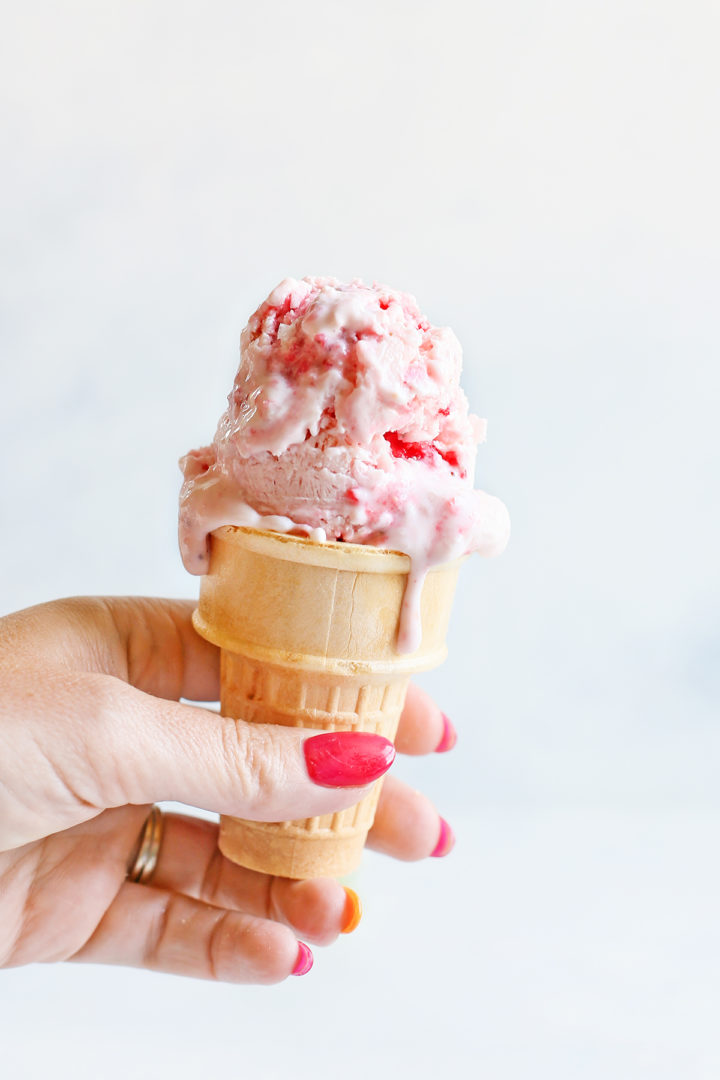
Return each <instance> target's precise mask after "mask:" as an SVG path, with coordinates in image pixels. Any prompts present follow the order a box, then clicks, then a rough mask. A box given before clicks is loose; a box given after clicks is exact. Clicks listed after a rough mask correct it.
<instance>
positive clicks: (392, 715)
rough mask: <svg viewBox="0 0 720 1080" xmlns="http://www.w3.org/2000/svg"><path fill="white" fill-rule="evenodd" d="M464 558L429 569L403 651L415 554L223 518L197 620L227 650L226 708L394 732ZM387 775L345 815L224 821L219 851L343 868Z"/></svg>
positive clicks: (437, 642)
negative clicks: (418, 630) (412, 647)
mask: <svg viewBox="0 0 720 1080" xmlns="http://www.w3.org/2000/svg"><path fill="white" fill-rule="evenodd" d="M458 566H459V560H458V561H455V562H452V563H446V564H444V565H442V566H436V567H433V568H432V569H431V570H430V571H429V573H428V574H427V577H426V579H425V583H424V586H423V591H422V596H421V601H420V610H421V620H422V641H421V644H420V646H419V648H418V649H417V650H416V651H415V652H413V653H411V654H406V655H403V654H399V653H398V652H397V651H396V647H395V646H396V642H397V632H398V623H399V618H400V609H401V605H402V600H403V595H404V592H405V586H406V582H407V578H408V573H409V570H410V559H409V558H408V556H406V555H402V554H399V553H398V552H391V551H381V550H379V549H377V548H374V547H370V546H361V545H357V544H343V543H324V544H320V543H316V542H314V541H310V540H307V539H304V538H301V537H295V536H288V535H283V534H280V533H271V532H261V531H256V530H252V529H245V528H235V527H232V526H225V527H223V528H220V529H217V530H216V531H215V532H214V533H213V534H212V537H211V550H210V569H209V573H208V574H207V575H206V576H205V577H204V578H203V580H202V584H201V588H200V602H199V606H198V609H197V611H196V612H195V614H194V617H193V621H194V624H195V628H196V630H197V631H198V633H200V634H201V635H202V636H203V637H205V638H207V639H208V640H209V641H212V642H214V643H215V644H216V645H219V646H220V648H221V700H220V705H221V712H222V714H223V715H224V716H231V717H234V718H236V719H242V720H247V721H250V722H255V723H264V724H268V723H271V724H284V725H286V726H290V727H302V728H309V729H314V730H315V731H338V730H348V731H369V732H375V733H379V734H381V735H384V736H385V737H386V738H388V739H394V737H395V733H396V730H397V725H398V720H399V717H400V713H401V711H402V707H403V704H404V701H405V693H406V689H407V684H408V680H409V677H410V675H411V674H412V673H413V672H415V671H421V670H424V669H427V668H431V667H435V666H436V665H437V664H439V663H441V662H442V660H444V658H445V655H446V648H445V633H446V630H447V624H448V619H449V615H450V608H451V605H452V598H453V594H454V590H455V583H456V579H457V572H458ZM381 784H382V781H378V782H377V783H376V784H375V785H374V787H373V790H372V792H371V794H370V795H368V796H367V797H366V798H365V799H363V800H362V801H361V802H359V803H358V804H357V805H355V806H353V807H351V808H350V809H347V810H342V811H340V812H339V813H335V814H327V815H325V816H323V817H315V818H309V819H304V820H300V821H285V822H272V823H265V822H256V821H244V820H240V819H238V818H232V817H223V818H221V823H220V848H221V850H222V852H223V853H224V854H225V855H226V856H227V857H228V858H229V859H232V860H233V861H234V862H236V863H239V864H240V865H242V866H246V867H249V868H250V869H253V870H259V871H262V872H264V873H268V874H276V875H279V876H282V877H291V878H307V877H316V876H327V875H330V876H339V875H342V874H346V873H348V872H349V871H350V870H352V869H354V867H355V866H356V865H357V863H358V862H359V860H360V856H361V853H362V849H363V846H364V844H365V838H366V836H367V832H368V830H369V828H370V826H371V825H372V822H373V818H374V815H375V808H376V805H377V801H378V797H379V794H380V787H381Z"/></svg>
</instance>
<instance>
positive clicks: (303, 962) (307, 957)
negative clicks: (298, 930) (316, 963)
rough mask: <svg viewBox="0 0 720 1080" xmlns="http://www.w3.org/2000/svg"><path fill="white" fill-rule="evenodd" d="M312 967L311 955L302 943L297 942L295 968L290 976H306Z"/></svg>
mask: <svg viewBox="0 0 720 1080" xmlns="http://www.w3.org/2000/svg"><path fill="white" fill-rule="evenodd" d="M312 966H313V954H312V953H311V952H310V949H309V948H308V947H307V945H305V943H304V942H302V941H299V942H298V954H297V960H296V961H295V967H294V968H293V969H292V971H291V972H290V974H291V975H307V973H308V971H309V970H310V968H311V967H312Z"/></svg>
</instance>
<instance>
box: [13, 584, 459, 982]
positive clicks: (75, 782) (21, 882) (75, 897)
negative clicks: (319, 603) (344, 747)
mask: <svg viewBox="0 0 720 1080" xmlns="http://www.w3.org/2000/svg"><path fill="white" fill-rule="evenodd" d="M193 606H194V605H193V604H192V603H190V602H184V601H165V600H146V599H92V598H88V599H76V600H65V601H58V602H55V603H51V604H44V605H41V606H39V607H36V608H31V609H29V610H27V611H22V612H18V613H17V614H16V615H11V616H8V617H7V618H5V619H2V620H0V686H1V688H2V697H1V698H0V966H12V965H17V964H23V963H31V962H34V961H50V960H68V959H75V960H87V961H91V962H92V961H97V962H101V963H118V964H130V965H135V966H140V967H147V968H152V969H157V970H162V971H170V972H175V973H178V974H185V975H194V976H199V977H205V978H215V979H221V980H226V981H229V982H263V983H270V982H276V981H279V980H281V979H284V978H285V977H286V976H287V975H289V974H291V973H293V971H294V970H296V971H298V972H302V971H303V969H304V970H308V950H306V949H305V948H304V947H301V946H299V944H298V936H299V937H301V938H305V939H308V940H310V941H313V942H316V943H318V944H328V943H329V942H331V941H333V940H334V939H335V938H336V937H337V935H338V934H339V933H341V932H342V931H343V930H344V929H347V928H348V927H349V926H350V925H351V924H352V923H353V922H355V921H356V917H357V904H356V902H355V900H354V894H352V893H351V892H350V891H349V890H346V889H343V887H342V886H341V885H340V884H339V883H338V882H336V881H334V880H331V879H317V880H314V881H290V880H288V879H284V878H271V877H268V876H267V875H263V874H259V873H256V872H254V871H250V870H245V869H243V868H241V867H239V866H236V865H235V864H233V863H231V862H229V861H228V860H227V859H225V858H224V857H223V856H222V855H221V853H220V852H219V850H218V848H217V829H218V827H217V825H215V824H212V823H209V822H207V821H204V820H200V819H198V818H193V817H187V816H183V815H179V814H167V815H165V819H164V832H163V842H162V846H161V849H160V855H159V860H158V864H157V868H156V871H155V873H154V876H153V879H152V885H139V884H134V883H132V882H129V881H127V880H126V874H127V864H128V858H129V856H130V855H131V853H132V852H133V850H134V848H135V847H136V843H137V838H138V835H139V833H140V831H141V829H142V826H143V823H144V821H145V819H146V818H147V815H148V812H149V810H150V807H151V805H152V803H153V802H156V801H160V800H174V801H178V802H184V803H187V804H189V805H193V806H199V807H203V808H205V809H209V810H213V811H216V812H222V813H228V814H232V815H234V816H237V817H244V818H254V819H256V820H270V821H277V820H284V819H287V818H298V817H310V816H315V815H320V814H324V813H329V812H332V811H335V810H340V809H343V808H344V807H346V806H351V805H353V804H354V803H355V802H357V801H358V799H360V798H361V797H362V796H363V795H364V794H366V792H367V790H368V789H367V788H364V787H358V786H347V787H345V788H343V789H338V788H332V789H330V788H326V787H320V786H318V785H317V784H315V783H313V782H312V780H311V778H310V776H309V774H308V770H307V765H306V759H305V756H304V753H303V744H304V742H305V741H306V739H307V738H308V733H307V732H303V731H298V730H295V729H286V728H278V727H274V726H266V725H251V724H246V723H244V722H243V721H236V720H231V719H228V718H225V717H220V716H218V715H217V713H214V712H210V711H208V710H205V709H201V708H198V707H194V706H189V705H184V704H180V703H179V699H180V698H186V699H189V700H194V701H213V700H217V698H218V695H219V653H218V650H217V649H216V648H215V647H214V646H212V645H210V644H208V643H207V642H206V641H204V640H203V639H201V638H200V637H199V636H198V635H197V634H196V633H195V631H194V630H193V628H192V624H191V622H190V615H191V612H192V609H193ZM453 742H454V732H453V730H452V728H451V727H450V726H449V724H448V722H447V720H446V719H445V718H444V717H443V716H442V714H441V713H440V711H439V710H438V709H437V707H436V706H435V705H434V704H433V703H432V702H431V701H430V699H429V698H428V697H427V696H426V695H425V694H423V692H422V691H420V690H419V689H417V688H416V687H412V688H411V690H410V692H409V694H408V698H407V704H406V707H405V710H404V713H403V716H402V719H401V723H400V730H399V732H398V737H397V740H396V746H397V748H398V749H399V750H400V751H402V752H405V753H411V754H423V753H429V752H432V751H433V750H445V749H450V747H451V745H452V744H453ZM369 757H372V754H370V755H369ZM371 764H372V763H371ZM386 767H387V755H385V762H384V763H381V762H379V761H378V763H377V768H378V769H379V771H380V772H382V771H384V769H385V768H386ZM353 783H354V784H357V783H358V781H357V779H355V780H352V779H350V778H349V784H353ZM368 844H369V846H371V847H374V848H376V849H377V850H380V851H384V852H386V853H387V854H390V855H394V856H395V857H396V858H400V859H418V858H423V857H425V856H427V855H431V854H435V855H442V854H446V853H447V852H448V851H449V850H450V848H451V847H452V834H451V833H450V832H449V829H448V827H447V825H446V824H445V822H443V821H442V819H441V818H439V817H438V815H437V812H436V811H435V810H434V809H433V807H432V805H431V804H430V803H429V802H428V801H427V799H425V797H424V796H423V795H421V794H420V793H419V792H416V791H413V790H411V789H410V788H408V787H407V786H406V785H404V784H402V783H400V782H399V781H397V780H395V779H394V778H392V777H388V778H387V780H386V781H385V783H384V785H383V792H382V796H381V800H380V804H379V806H378V811H377V814H376V820H375V826H374V827H373V830H372V832H371V833H370V836H369V839H368Z"/></svg>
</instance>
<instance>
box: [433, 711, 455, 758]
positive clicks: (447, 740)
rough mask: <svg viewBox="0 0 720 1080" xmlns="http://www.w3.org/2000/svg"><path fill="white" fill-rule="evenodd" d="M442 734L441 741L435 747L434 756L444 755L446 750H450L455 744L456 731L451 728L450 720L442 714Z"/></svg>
mask: <svg viewBox="0 0 720 1080" xmlns="http://www.w3.org/2000/svg"><path fill="white" fill-rule="evenodd" d="M441 715H442V722H443V733H442V739H441V740H440V742H439V743H438V744H437V746H436V747H435V753H436V754H445V753H447V751H448V750H452V748H453V746H454V745H455V743H456V742H457V731H456V730H455V728H454V727H453V726H452V723H451V721H450V718H449V717H447V716H446V715H445V713H442V714H441Z"/></svg>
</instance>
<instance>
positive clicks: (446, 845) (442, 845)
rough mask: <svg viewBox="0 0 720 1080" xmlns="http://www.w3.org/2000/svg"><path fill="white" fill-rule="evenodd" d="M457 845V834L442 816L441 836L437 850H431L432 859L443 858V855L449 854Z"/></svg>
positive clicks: (436, 846)
mask: <svg viewBox="0 0 720 1080" xmlns="http://www.w3.org/2000/svg"><path fill="white" fill-rule="evenodd" d="M454 847H455V834H454V832H453V831H452V829H451V828H450V826H449V825H448V823H447V821H446V820H445V818H440V837H439V839H438V842H437V844H436V845H435V850H434V851H431V852H430V857H431V858H432V859H441V858H442V857H443V855H449V854H450V852H451V851H452V849H453V848H454Z"/></svg>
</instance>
